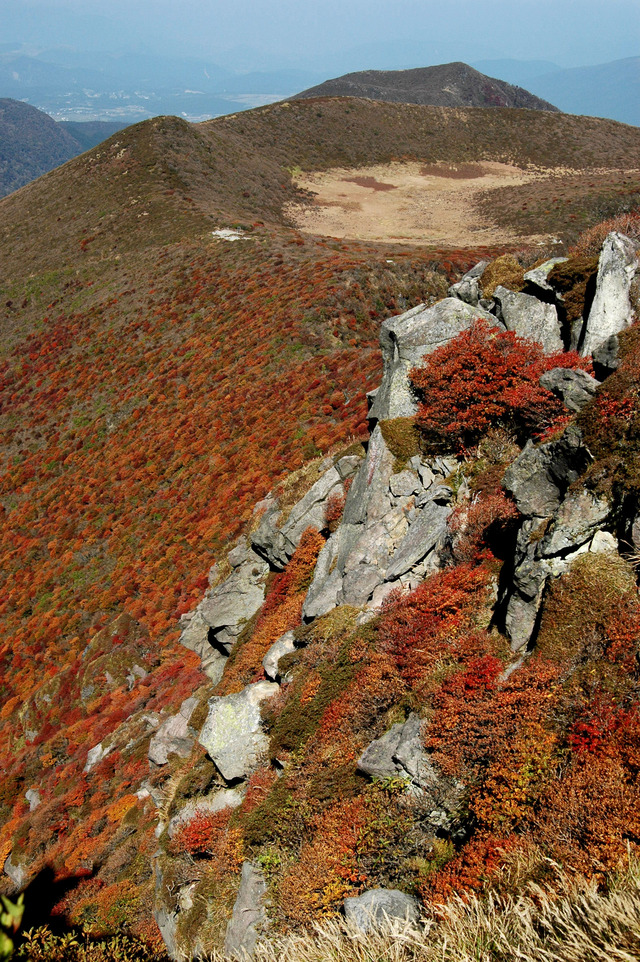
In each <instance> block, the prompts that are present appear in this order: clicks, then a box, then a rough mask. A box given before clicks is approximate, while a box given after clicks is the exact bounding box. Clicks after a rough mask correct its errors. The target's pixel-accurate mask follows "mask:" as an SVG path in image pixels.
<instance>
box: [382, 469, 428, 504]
mask: <svg viewBox="0 0 640 962" xmlns="http://www.w3.org/2000/svg"><path fill="white" fill-rule="evenodd" d="M389 490H390V491H391V494H392V495H393V496H394V497H395V498H402V497H408V496H409V495H412V494H418V493H419V492H420V491H422V482H421V480H420V478H419V477H418V476H417V474H416V472H415V471H408V470H404V471H399V472H398V474H392V475H391V477H390V478H389Z"/></svg>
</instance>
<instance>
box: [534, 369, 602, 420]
mask: <svg viewBox="0 0 640 962" xmlns="http://www.w3.org/2000/svg"><path fill="white" fill-rule="evenodd" d="M540 384H541V385H542V386H543V387H544V388H546V389H547V391H551V393H552V394H555V395H556V397H559V398H560V400H561V401H562V403H563V404H564V406H565V407H566V408H568V409H569V410H570V411H573V412H574V413H576V414H577V413H578V412H580V411H581V410H582V409H583V407H584V406H585V405H586V404H588V403H589V401H590V400H591V399H592V398H593V396H594V394H595V393H596V389H597V387H598V381H596V379H595V378H594V377H591V375H590V374H587V372H586V371H580V370H578V371H573V370H571V368H568V367H554V368H553V369H552V370H551V371H545V373H544V374H543V375H542V376H541V378H540Z"/></svg>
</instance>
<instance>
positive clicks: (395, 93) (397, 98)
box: [296, 62, 558, 111]
mask: <svg viewBox="0 0 640 962" xmlns="http://www.w3.org/2000/svg"><path fill="white" fill-rule="evenodd" d="M307 97H367V98H368V99H370V100H386V101H390V102H391V103H407V104H430V105H432V106H434V107H526V108H527V109H529V110H552V111H557V110H558V108H557V107H554V106H553V104H550V103H548V102H547V101H546V100H542V99H541V98H540V97H536V96H535V94H532V93H529V91H528V90H524V88H523V87H514V86H513V85H512V84H509V83H506V82H505V81H504V80H497V79H496V78H495V77H487V76H486V74H483V73H480V71H479V70H474V68H473V67H470V66H469V65H468V64H466V63H461V62H456V63H444V64H438V65H437V66H435V67H417V68H415V69H413V70H359V71H357V72H355V73H348V74H344V75H343V76H342V77H336V78H335V79H334V80H326V81H325V82H324V83H321V84H318V85H317V86H315V87H310V88H309V89H308V90H303V91H302V92H301V93H299V94H296V98H307Z"/></svg>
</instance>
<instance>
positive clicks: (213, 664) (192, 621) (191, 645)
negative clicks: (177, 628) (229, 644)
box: [180, 609, 227, 684]
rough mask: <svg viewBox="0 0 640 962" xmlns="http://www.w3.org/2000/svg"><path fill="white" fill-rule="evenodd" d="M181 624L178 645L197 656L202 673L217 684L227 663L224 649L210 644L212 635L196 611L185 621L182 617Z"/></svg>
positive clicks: (201, 616)
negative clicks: (182, 625)
mask: <svg viewBox="0 0 640 962" xmlns="http://www.w3.org/2000/svg"><path fill="white" fill-rule="evenodd" d="M181 624H184V628H183V630H182V634H181V635H180V644H181V645H183V646H184V647H185V648H188V649H189V651H194V652H195V653H196V655H198V657H199V658H200V662H201V665H202V670H203V672H204V673H205V675H207V676H208V677H209V678H210V679H211V681H213V682H214V683H215V684H217V683H218V682H219V681H220V679H221V678H222V673H223V671H224V666H225V664H226V663H227V652H226V649H223V648H220V647H216V646H215V644H213V643H212V642H213V641H214V640H215V636H214V633H213V631H212V630H211V626H210V625H209V623H208V622H207V621H205V619H204V616H203V615H202V613H201V612H200V611H199V610H198V609H196V610H195V611H194V612H190V616H189V618H187V619H185V618H184V616H183V619H181ZM210 639H211V640H210Z"/></svg>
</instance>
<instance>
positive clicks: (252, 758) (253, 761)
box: [198, 681, 280, 782]
mask: <svg viewBox="0 0 640 962" xmlns="http://www.w3.org/2000/svg"><path fill="white" fill-rule="evenodd" d="M279 690H280V686H279V685H276V684H273V683H272V682H269V681H260V682H257V684H255V685H248V686H247V687H246V688H244V689H243V690H242V691H241V692H238V694H235V695H224V696H214V697H213V698H210V699H209V714H208V715H207V720H206V721H205V723H204V726H203V728H202V731H201V732H200V735H199V736H198V741H199V742H200V744H201V745H202V746H203V748H204V749H205V750H206V751H207V752H208V754H209V756H210V757H211V759H212V760H213V762H214V763H215V764H216V766H217V767H218V769H219V771H220V773H221V775H222V777H223V778H224V779H226V781H228V782H233V781H236V780H237V779H240V778H245V777H246V776H247V775H250V774H251V772H253V771H255V769H256V768H257V767H258V765H259V764H260V761H261V760H262V758H263V757H264V756H265V755H266V752H267V750H268V748H269V739H268V738H267V736H266V735H265V734H264V732H263V730H262V724H261V718H260V705H261V704H262V702H263V701H265V699H267V698H272V697H273V696H274V695H275V694H277V692H278V691H279Z"/></svg>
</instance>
